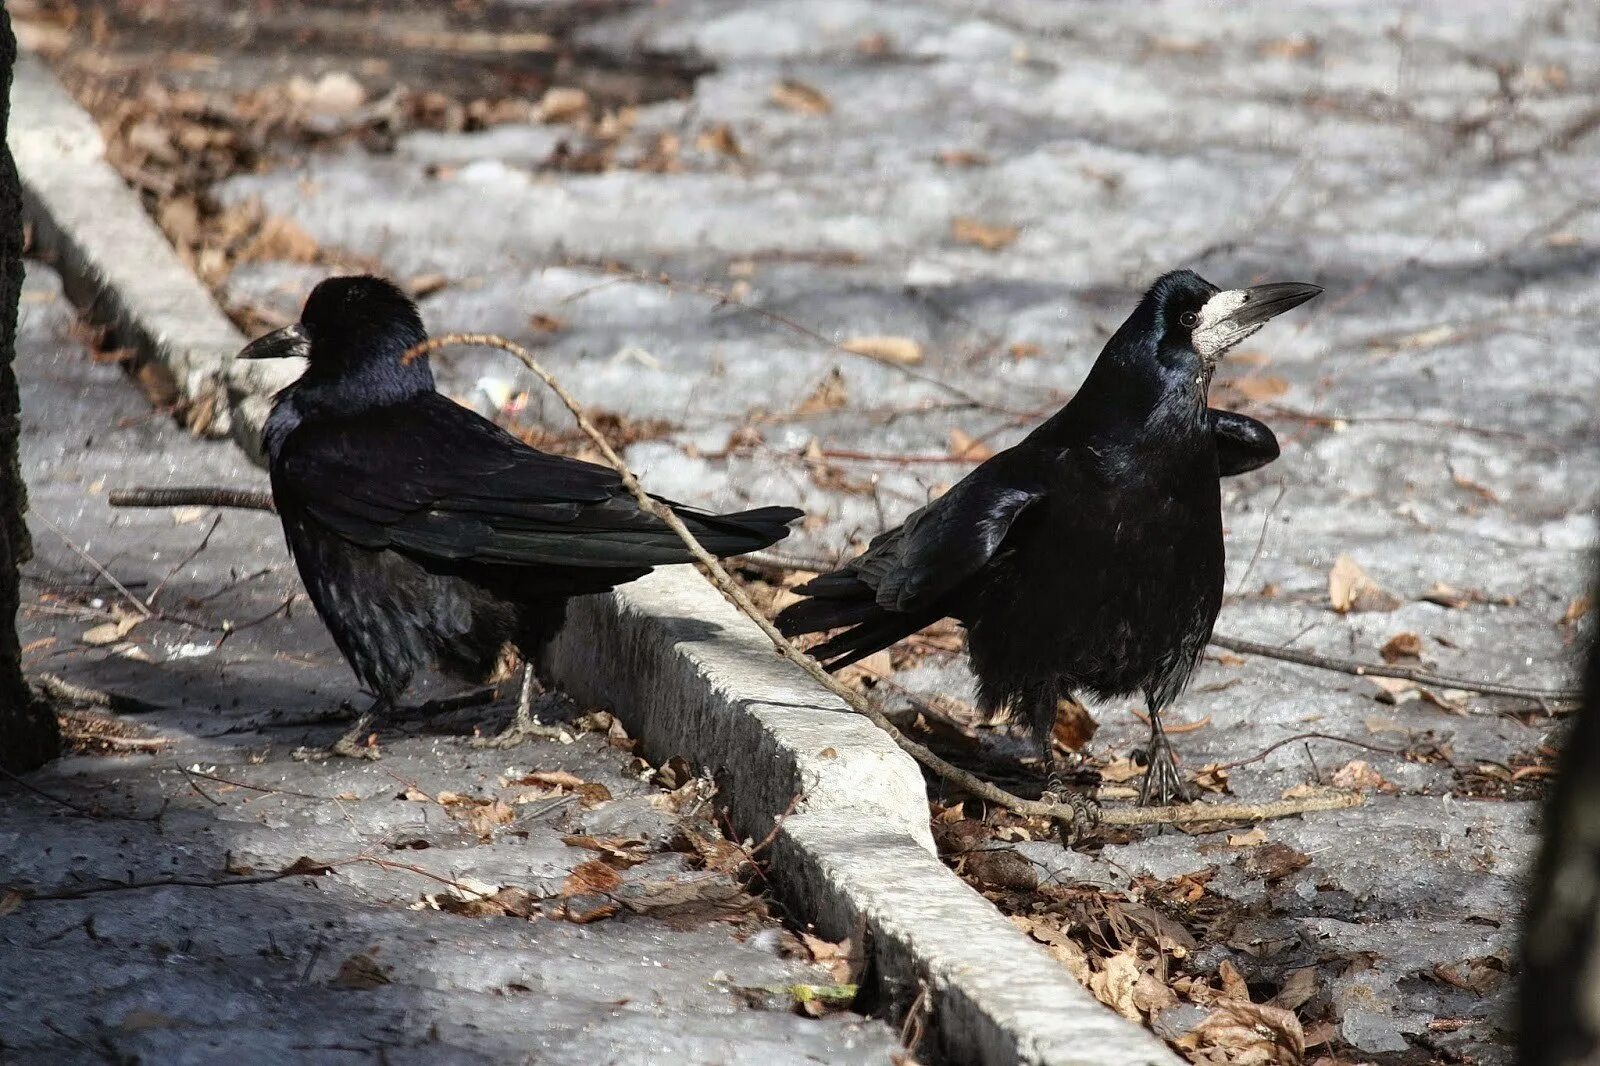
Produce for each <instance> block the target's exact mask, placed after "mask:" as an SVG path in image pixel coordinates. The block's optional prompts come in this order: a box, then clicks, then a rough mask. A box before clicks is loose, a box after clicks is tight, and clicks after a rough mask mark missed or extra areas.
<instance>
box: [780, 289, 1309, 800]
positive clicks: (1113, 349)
mask: <svg viewBox="0 0 1600 1066" xmlns="http://www.w3.org/2000/svg"><path fill="white" fill-rule="evenodd" d="M1321 291H1322V290H1321V289H1319V288H1318V287H1317V286H1315V285H1305V284H1301V283H1298V282H1279V283H1275V284H1270V285H1256V286H1252V287H1250V288H1244V289H1227V290H1221V289H1218V288H1217V287H1216V286H1215V285H1212V284H1211V283H1210V282H1208V281H1206V280H1205V279H1204V278H1201V277H1200V276H1199V275H1198V274H1195V273H1193V272H1192V271H1188V270H1178V271H1174V272H1173V273H1170V274H1166V275H1164V276H1163V277H1161V278H1160V279H1158V280H1157V281H1156V283H1155V284H1154V285H1152V286H1151V287H1150V290H1149V291H1148V292H1146V293H1145V295H1144V298H1143V299H1142V300H1140V301H1139V304H1138V306H1137V307H1136V308H1134V311H1133V313H1132V314H1131V315H1129V316H1128V318H1127V320H1126V321H1125V322H1124V323H1123V324H1122V326H1121V328H1119V329H1118V330H1117V331H1116V333H1115V334H1114V335H1113V336H1112V337H1111V339H1110V340H1109V341H1107V342H1106V345H1105V347H1104V348H1103V349H1102V350H1101V352H1100V356H1099V358H1098V359H1097V360H1096V361H1095V364H1094V367H1093V368H1092V369H1091V370H1090V372H1089V375H1088V377H1087V378H1086V379H1085V380H1084V382H1083V385H1082V387H1081V388H1080V389H1079V390H1078V392H1077V394H1076V395H1075V396H1073V398H1072V400H1071V402H1070V403H1068V404H1067V405H1066V406H1065V407H1064V408H1062V409H1061V410H1060V411H1059V412H1057V413H1056V414H1055V415H1054V416H1053V417H1051V418H1050V419H1049V420H1048V421H1046V422H1045V423H1044V424H1043V425H1041V426H1039V427H1038V428H1037V429H1035V430H1034V431H1033V432H1032V433H1030V434H1029V435H1028V436H1027V437H1026V438H1024V439H1023V440H1022V441H1021V442H1020V443H1018V444H1017V445H1015V446H1014V447H1011V448H1008V449H1006V450H1005V451H1003V452H1000V453H999V454H997V455H995V456H994V457H993V458H991V459H989V460H987V461H986V462H984V463H983V465H981V466H979V467H978V468H977V469H975V470H973V471H972V472H971V473H970V474H968V475H967V476H966V477H965V478H963V479H962V480H961V481H960V482H958V483H957V484H956V485H955V487H954V488H952V489H951V490H950V491H949V492H947V493H946V494H945V495H943V496H941V497H940V498H939V499H937V500H935V501H934V502H933V503H930V504H928V505H927V506H925V507H922V508H920V509H918V510H916V511H913V512H912V513H911V514H910V516H908V517H907V518H906V520H905V522H904V523H903V524H902V525H900V526H897V527H895V528H893V529H890V530H887V531H885V532H884V533H881V534H879V535H878V537H877V538H876V539H874V540H873V542H872V544H871V546H870V547H869V548H868V549H867V551H866V552H865V553H864V554H862V555H860V556H858V557H857V558H855V559H853V560H851V561H850V562H849V563H847V564H846V565H845V566H844V567H842V568H841V569H839V570H836V571H834V572H833V573H831V574H824V575H823V576H821V577H819V578H816V579H815V580H813V581H811V582H809V583H807V584H805V585H801V586H800V587H799V588H798V589H796V590H795V591H796V592H798V593H800V594H801V595H802V596H805V597H808V598H807V599H804V600H802V601H801V602H799V603H797V604H794V605H792V606H790V607H788V608H786V609H785V610H784V611H783V612H782V613H781V614H779V616H778V626H779V628H781V629H782V630H783V631H784V632H786V633H788V634H790V635H798V634H802V633H813V632H826V631H833V630H837V631H838V632H835V633H834V635H833V636H831V637H830V638H829V639H827V640H826V641H824V642H823V643H821V644H819V645H818V646H816V647H814V648H813V649H812V650H811V651H812V654H813V655H815V656H816V657H817V658H818V659H819V660H821V661H822V662H823V663H824V664H825V665H827V666H828V668H829V669H838V668H840V667H843V666H846V665H848V664H850V663H853V662H857V661H859V660H861V659H863V658H865V657H866V656H868V655H870V654H872V653H873V652H875V651H878V650H879V649H881V648H886V647H888V646H889V645H891V644H893V643H895V642H896V641H899V640H901V639H902V638H904V637H907V636H909V635H911V634H912V633H915V632H916V631H917V630H919V629H922V628H923V627H925V626H928V625H932V624H933V623H934V622H937V621H938V620H939V619H941V618H946V617H951V618H955V619H957V620H958V621H960V622H961V623H962V624H963V625H964V626H965V627H966V630H967V649H968V653H969V655H970V658H971V662H972V669H973V672H974V673H975V674H976V675H977V682H978V699H979V703H980V704H981V706H982V708H983V709H984V710H986V711H989V712H999V711H1011V712H1014V713H1016V714H1017V715H1019V716H1020V717H1022V718H1023V719H1025V720H1026V721H1027V722H1028V723H1029V725H1030V726H1031V727H1032V731H1033V737H1034V741H1035V743H1036V744H1037V745H1038V750H1039V753H1040V755H1041V757H1042V769H1044V770H1045V771H1046V772H1047V773H1049V788H1050V789H1051V791H1058V790H1059V789H1060V788H1061V787H1062V778H1061V777H1060V774H1059V769H1060V768H1059V767H1058V765H1057V762H1056V760H1055V758H1054V752H1053V748H1052V730H1053V727H1054V725H1055V722H1056V715H1057V711H1058V709H1059V708H1060V707H1061V705H1062V703H1063V702H1064V701H1067V700H1071V699H1074V698H1076V697H1079V696H1091V697H1096V698H1102V699H1103V698H1109V697H1115V696H1124V695H1130V694H1135V693H1137V694H1140V695H1142V696H1143V698H1144V702H1145V706H1146V708H1147V709H1148V712H1149V720H1150V739H1149V743H1148V744H1147V745H1146V747H1145V749H1144V757H1145V761H1146V765H1147V767H1148V769H1147V771H1146V773H1145V781H1144V787H1143V790H1142V792H1141V797H1140V798H1141V802H1146V803H1149V802H1157V803H1166V802H1169V801H1171V800H1173V799H1176V798H1181V797H1184V796H1186V795H1187V793H1188V789H1187V787H1186V785H1185V784H1184V781H1183V779H1182V778H1181V777H1180V776H1179V773H1178V769H1177V765H1176V762H1175V760H1174V759H1173V755H1172V749H1171V747H1170V746H1169V744H1168V743H1167V738H1166V734H1165V732H1164V731H1163V729H1162V725H1161V714H1162V712H1163V711H1164V710H1165V709H1166V708H1167V707H1168V706H1169V705H1170V704H1171V703H1172V701H1173V700H1174V699H1176V698H1177V696H1178V694H1179V693H1180V692H1181V691H1182V690H1183V688H1184V686H1185V685H1186V684H1187V683H1188V680H1189V675H1190V674H1191V673H1192V672H1193V670H1194V668H1195V666H1196V664H1197V663H1198V662H1199V660H1200V654H1201V652H1202V651H1203V650H1204V648H1205V646H1206V642H1207V640H1209V638H1210V636H1211V627H1212V624H1213V623H1214V622H1215V621H1216V618H1217V612H1218V610H1219V609H1220V608H1221V606H1222V578H1223V540H1222V506H1221V492H1220V489H1219V486H1218V481H1217V479H1218V477H1219V476H1226V475H1229V474H1238V473H1243V472H1244V471H1247V470H1253V469H1255V468H1256V467H1259V466H1262V465H1263V464H1265V463H1268V462H1271V461H1272V460H1273V459H1274V458H1276V457H1277V455H1278V444H1277V440H1276V439H1275V438H1274V437H1273V435H1272V431H1271V430H1270V429H1268V428H1267V427H1266V426H1265V425H1263V424H1261V423H1260V422H1257V421H1256V420H1255V419H1252V418H1246V417H1245V416H1243V415H1239V414H1234V413H1232V412H1227V411H1218V410H1216V409H1214V408H1211V407H1209V406H1208V405H1207V401H1206V392H1207V389H1208V388H1209V386H1210V384H1211V375H1212V371H1213V370H1214V369H1215V367H1216V365H1217V362H1218V360H1220V359H1222V358H1224V357H1225V356H1226V355H1227V353H1228V351H1229V350H1230V349H1231V348H1233V347H1234V346H1235V345H1237V344H1238V343H1239V342H1240V341H1242V340H1244V339H1245V338H1246V337H1249V336H1250V335H1251V334H1253V333H1255V332H1256V331H1257V330H1259V329H1261V327H1262V326H1264V325H1265V324H1266V323H1267V322H1268V321H1269V320H1271V319H1273V318H1275V317H1277V316H1278V315H1280V314H1283V313H1284V312H1285V311H1288V310H1290V309H1292V308H1294V307H1298V306H1299V305H1300V304H1303V303H1305V302H1306V301H1307V300H1309V299H1311V298H1312V297H1313V296H1316V295H1317V294H1318V293H1319V292H1321Z"/></svg>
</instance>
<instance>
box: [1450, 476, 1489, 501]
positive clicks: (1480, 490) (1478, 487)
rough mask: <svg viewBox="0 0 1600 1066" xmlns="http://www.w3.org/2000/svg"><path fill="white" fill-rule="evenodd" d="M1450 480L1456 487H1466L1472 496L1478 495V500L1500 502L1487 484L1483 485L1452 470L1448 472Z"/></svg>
mask: <svg viewBox="0 0 1600 1066" xmlns="http://www.w3.org/2000/svg"><path fill="white" fill-rule="evenodd" d="M1450 480H1451V481H1453V482H1455V484H1456V487H1457V488H1463V489H1466V490H1467V491H1468V492H1470V493H1472V494H1473V495H1474V496H1476V497H1478V498H1479V499H1480V500H1484V501H1485V502H1488V503H1499V502H1500V497H1499V496H1496V495H1495V492H1494V490H1493V489H1491V488H1490V487H1489V486H1487V485H1484V484H1482V483H1480V482H1477V481H1473V480H1472V479H1471V478H1469V477H1467V476H1466V475H1464V474H1457V473H1454V472H1452V473H1451V474H1450Z"/></svg>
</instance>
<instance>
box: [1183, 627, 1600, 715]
mask: <svg viewBox="0 0 1600 1066" xmlns="http://www.w3.org/2000/svg"><path fill="white" fill-rule="evenodd" d="M1211 643H1212V644H1213V645H1214V646H1216V647H1218V648H1226V649H1227V650H1228V651H1233V652H1239V653H1240V654H1243V655H1260V656H1263V657H1265V658H1268V659H1280V660H1282V661H1283V662H1286V663H1295V664H1297V665H1299V666H1314V667H1317V668H1318V669H1321V670H1334V671H1337V672H1339V673H1342V674H1353V675H1355V676H1356V677H1392V678H1396V679H1398V680H1401V681H1411V682H1414V683H1415V684H1418V685H1432V686H1434V687H1436V688H1458V689H1462V690H1464V691H1466V692H1477V693H1481V694H1483V695H1485V696H1514V697H1516V698H1518V699H1525V700H1535V701H1537V702H1539V703H1543V702H1545V701H1546V700H1558V701H1560V702H1563V703H1569V702H1570V703H1575V702H1577V701H1579V700H1581V699H1583V693H1582V692H1580V691H1579V690H1577V689H1570V688H1532V687H1529V686H1526V685H1502V684H1499V683H1497V682H1494V681H1474V680H1472V679H1471V678H1466V677H1447V676H1445V675H1443V674H1430V673H1429V672H1427V671H1426V670H1418V669H1416V668H1415V667H1411V666H1389V665H1387V664H1384V663H1364V662H1360V661H1359V660H1356V659H1336V658H1334V657H1332V656H1328V655H1317V654H1316V653H1314V652H1309V651H1297V650H1295V649H1293V648H1279V647H1274V646H1273V645H1271V644H1258V643H1257V642H1256V641H1253V640H1241V639H1240V638H1238V637H1228V636H1224V635H1223V634H1221V633H1213V634H1211Z"/></svg>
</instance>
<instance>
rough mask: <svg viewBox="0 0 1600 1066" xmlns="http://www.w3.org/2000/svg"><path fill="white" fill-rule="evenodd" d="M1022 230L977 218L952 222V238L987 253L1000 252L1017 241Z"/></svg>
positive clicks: (964, 218)
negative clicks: (981, 220)
mask: <svg viewBox="0 0 1600 1066" xmlns="http://www.w3.org/2000/svg"><path fill="white" fill-rule="evenodd" d="M1021 232H1022V230H1021V229H1020V228H1018V227H1016V226H1005V225H998V224H994V223H988V222H980V221H978V220H977V219H975V218H966V217H964V216H963V217H960V218H954V219H951V220H950V236H952V237H954V238H955V239H956V240H958V241H960V242H961V243H962V244H972V245H976V246H977V247H979V248H982V249H983V250H984V251H986V252H998V251H999V250H1000V249H1002V248H1005V247H1006V246H1007V245H1009V244H1011V242H1012V241H1014V240H1016V239H1017V236H1018V234H1020V233H1021Z"/></svg>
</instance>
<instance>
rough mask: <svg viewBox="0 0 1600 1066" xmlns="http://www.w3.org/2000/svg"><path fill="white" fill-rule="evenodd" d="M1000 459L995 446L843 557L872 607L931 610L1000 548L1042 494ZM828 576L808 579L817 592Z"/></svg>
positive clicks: (914, 611) (1004, 456)
mask: <svg viewBox="0 0 1600 1066" xmlns="http://www.w3.org/2000/svg"><path fill="white" fill-rule="evenodd" d="M1008 457H1009V453H1006V452H1002V453H1001V454H1000V455H998V456H996V457H995V458H994V459H991V460H990V461H989V462H987V463H985V464H984V465H983V466H981V467H979V468H978V469H977V470H974V471H973V472H972V473H971V474H968V475H967V476H966V477H965V478H963V479H962V480H961V481H959V482H957V483H956V486H955V487H954V488H952V489H951V490H950V491H949V492H947V493H945V494H944V495H943V496H941V497H939V499H937V500H935V501H933V502H932V503H930V504H928V505H927V506H925V507H922V508H920V509H919V510H917V511H914V512H912V514H911V516H910V517H909V518H907V519H906V521H905V523H904V524H903V525H901V526H900V527H899V528H897V529H893V530H890V531H889V532H887V533H884V534H881V535H880V536H878V537H877V538H876V539H874V540H873V542H872V544H871V546H870V547H868V549H867V550H866V551H865V552H864V553H863V554H862V555H860V556H859V557H858V558H856V559H854V560H852V561H851V562H850V564H849V566H848V567H847V570H848V572H849V573H850V574H851V576H852V577H854V578H855V579H856V580H858V581H861V582H864V583H865V584H867V585H868V586H870V587H871V588H872V590H873V599H874V601H875V602H876V604H877V606H879V607H881V608H883V609H884V610H888V611H894V612H896V613H899V614H915V615H921V614H925V613H928V612H930V611H935V610H936V609H937V607H938V604H939V603H940V601H941V600H943V599H944V598H945V597H946V596H947V595H949V594H950V593H951V592H952V591H954V590H955V589H956V588H957V587H958V586H960V585H961V584H962V583H963V582H965V581H966V580H967V579H969V578H971V577H972V576H973V575H974V574H976V573H977V572H978V571H980V570H982V569H983V568H984V567H985V566H987V565H988V564H989V563H990V562H991V561H992V560H993V559H994V558H995V556H996V555H998V554H999V553H1000V552H1001V550H1002V547H1003V545H1004V542H1005V539H1006V535H1007V534H1008V533H1009V532H1010V531H1011V528H1012V526H1013V524H1014V523H1015V522H1016V521H1017V519H1018V517H1019V516H1021V515H1022V514H1023V512H1024V511H1026V510H1027V509H1028V508H1029V507H1030V506H1032V505H1033V504H1034V503H1036V502H1038V501H1039V500H1040V499H1041V498H1042V496H1043V492H1042V490H1040V489H1038V488H1036V487H1033V486H1031V485H1030V484H1029V483H1028V482H1027V481H1023V480H1014V479H1011V478H1008V477H1007V476H1006V474H1007V472H1008V468H1009V467H1010V466H1011V465H1012V464H1011V463H1009V462H1008V461H1007V459H1008ZM830 577H832V575H827V576H824V577H821V578H818V579H816V581H814V582H811V585H816V586H819V588H818V589H817V590H816V592H817V594H819V595H825V594H826V589H825V588H823V587H821V586H825V585H826V583H827V582H828V581H829V578H830ZM798 591H801V592H807V591H810V589H809V588H808V586H802V587H801V588H800V589H799V590H798ZM940 613H942V612H940Z"/></svg>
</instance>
